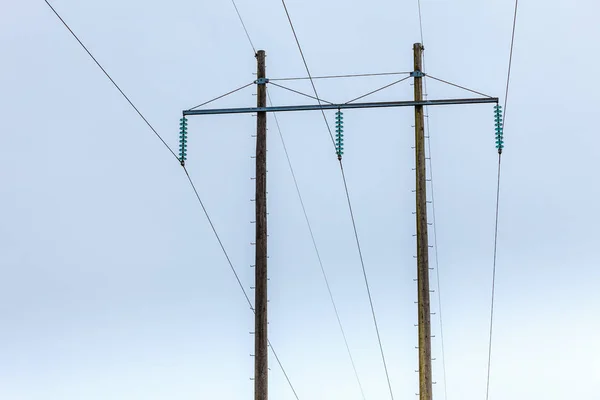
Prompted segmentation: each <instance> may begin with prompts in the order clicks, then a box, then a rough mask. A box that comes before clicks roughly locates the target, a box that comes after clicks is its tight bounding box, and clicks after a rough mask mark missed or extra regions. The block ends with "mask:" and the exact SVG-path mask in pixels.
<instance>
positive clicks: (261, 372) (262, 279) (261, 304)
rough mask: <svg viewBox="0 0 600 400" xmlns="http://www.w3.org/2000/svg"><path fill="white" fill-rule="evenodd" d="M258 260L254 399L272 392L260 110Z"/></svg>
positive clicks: (261, 91)
mask: <svg viewBox="0 0 600 400" xmlns="http://www.w3.org/2000/svg"><path fill="white" fill-rule="evenodd" d="M256 60H257V64H258V69H257V72H258V74H257V81H256V83H257V104H256V106H257V107H258V108H262V107H266V106H267V86H266V72H265V51H264V50H259V51H258V52H257V53H256ZM255 200H256V201H255V203H256V260H255V261H256V262H255V273H256V275H255V285H254V286H255V297H254V312H255V322H254V324H255V335H254V336H255V337H254V356H255V358H254V400H267V399H268V395H269V376H268V374H269V360H268V351H269V349H268V345H269V342H268V337H267V328H268V325H267V113H266V112H264V111H258V112H257V113H256V199H255Z"/></svg>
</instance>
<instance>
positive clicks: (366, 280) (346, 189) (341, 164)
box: [281, 0, 394, 400]
mask: <svg viewBox="0 0 600 400" xmlns="http://www.w3.org/2000/svg"><path fill="white" fill-rule="evenodd" d="M281 3H282V4H283V8H284V10H285V13H286V15H287V19H288V22H289V24H290V28H291V29H292V33H293V34H294V39H295V40H296V45H297V46H298V50H299V51H300V55H301V56H302V61H303V62H304V67H305V68H306V73H307V75H308V77H309V79H310V83H311V85H312V88H313V91H314V92H315V96H316V97H317V98H318V97H319V94H318V92H317V88H316V87H315V83H314V81H313V79H312V77H311V74H310V70H309V68H308V64H307V62H306V58H305V57H304V52H303V51H302V46H300V41H299V40H298V36H297V35H296V30H295V29H294V24H293V23H292V18H291V16H290V13H289V11H288V9H287V6H286V4H285V0H281ZM319 105H321V104H320V102H319ZM321 113H322V114H323V119H324V120H325V125H326V126H327V130H328V131H329V136H330V137H331V142H332V143H333V145H334V147H335V140H334V139H333V134H332V132H331V128H330V126H329V122H328V121H327V117H326V116H325V112H324V111H323V109H321ZM339 163H340V171H341V173H342V179H343V181H344V189H345V192H346V199H347V201H348V208H349V210H350V217H351V219H352V227H353V229H354V237H355V238H356V245H357V248H358V254H359V257H360V263H361V266H362V271H363V276H364V279H365V286H366V288H367V294H368V297H369V304H370V306H371V314H372V316H373V322H374V324H375V331H376V333H377V342H378V343H379V349H380V351H381V358H382V361H383V367H384V370H385V376H386V380H387V384H388V388H389V391H390V397H391V399H392V400H394V393H393V391H392V384H391V381H390V375H389V372H388V368H387V363H386V361H385V355H384V352H383V345H382V343H381V335H380V334H379V327H378V325H377V317H376V316H375V307H374V306H373V299H372V297H371V290H370V288H369V280H368V278H367V272H366V269H365V263H364V259H363V256H362V249H361V246H360V240H359V238H358V231H357V229H356V221H355V219H354V212H353V211H352V203H351V201H350V194H349V191H348V184H347V182H346V174H345V173H344V166H343V163H342V159H341V157H339Z"/></svg>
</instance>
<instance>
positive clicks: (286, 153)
mask: <svg viewBox="0 0 600 400" xmlns="http://www.w3.org/2000/svg"><path fill="white" fill-rule="evenodd" d="M283 5H284V7H285V2H284V3H283ZM236 11H238V10H237V7H236ZM286 13H287V8H286ZM238 17H239V18H240V21H242V25H243V20H242V16H241V15H240V13H239V11H238ZM288 20H289V22H290V25H291V26H292V31H294V28H293V25H292V21H291V19H290V17H289V13H288ZM246 35H247V36H248V39H249V40H250V35H249V34H248V31H246ZM294 36H296V33H295V31H294ZM296 43H297V44H298V47H299V48H300V43H299V42H298V38H297V37H296ZM250 44H252V41H251V40H250ZM252 48H253V50H254V51H255V53H256V50H255V49H254V46H252ZM300 53H301V54H302V59H303V60H304V65H305V67H306V70H307V72H308V75H309V76H310V72H309V70H308V65H307V64H306V60H305V59H304V54H303V53H302V49H301V48H300ZM309 79H310V80H311V84H312V86H313V90H314V92H315V97H314V99H315V100H317V101H318V102H319V105H321V101H322V100H321V99H320V98H319V94H318V93H317V90H316V88H315V85H314V83H313V81H312V78H309ZM270 81H271V80H270ZM271 83H272V82H271ZM272 84H273V85H275V86H279V87H281V88H284V89H287V90H291V91H293V92H296V93H299V94H302V95H305V96H309V95H306V94H305V93H301V92H297V91H295V90H293V89H289V88H286V87H284V86H281V85H278V84H275V83H272ZM309 97H312V96H309ZM267 98H268V100H269V103H270V104H271V105H273V102H272V101H271V95H270V93H269V91H268V90H267ZM330 104H332V103H330ZM321 113H322V114H323V118H324V119H325V123H326V125H327V129H328V130H329V134H330V136H331V139H332V141H333V135H332V133H331V129H330V128H329V124H328V122H327V118H326V117H325V112H324V111H323V110H322V109H321ZM274 118H275V123H276V126H277V130H278V132H279V137H280V138H281V143H282V145H283V149H284V152H285V155H286V158H287V161H288V166H289V168H290V172H291V174H292V178H293V180H294V185H295V187H296V192H297V194H298V198H299V199H300V204H301V205H302V211H303V213H304V217H305V219H306V223H307V225H308V229H309V232H310V236H311V239H312V242H313V246H314V248H315V252H316V254H317V258H318V260H319V265H320V267H321V272H322V273H323V277H324V279H325V284H326V286H327V291H328V292H329V297H330V299H331V303H332V305H333V308H334V311H335V314H336V318H337V321H338V325H339V327H340V331H341V333H342V337H343V339H344V343H345V345H346V350H347V351H348V356H349V357H350V362H351V363H352V369H353V370H354V375H355V377H356V380H357V382H358V386H359V388H360V392H361V395H362V397H363V400H364V399H365V393H364V390H363V387H362V384H361V382H360V378H359V376H358V371H357V369H356V365H355V363H354V358H353V357H352V353H351V351H350V346H349V344H348V340H347V338H346V334H345V331H344V328H343V325H342V322H341V319H340V317H339V313H338V310H337V306H336V304H335V301H334V298H333V293H332V291H331V287H330V285H329V280H328V279H327V274H326V273H325V268H324V267H323V262H322V260H321V256H320V253H319V250H318V247H317V244H316V240H315V238H314V234H313V232H312V227H311V225H310V221H309V219H308V214H307V212H306V207H305V206H304V201H303V200H302V196H301V194H300V188H299V186H298V181H297V180H296V175H295V173H294V169H293V167H292V163H291V160H290V157H289V153H288V151H287V147H286V145H285V141H284V139H283V134H282V132H281V127H280V125H279V119H278V118H277V114H274ZM334 145H335V142H334ZM269 344H270V342H269ZM271 350H273V348H272V347H271ZM273 355H274V356H275V358H276V359H277V362H278V363H279V366H280V367H281V370H282V371H283V374H284V375H285V377H286V379H287V381H288V384H289V386H290V388H291V389H292V391H293V392H294V396H295V397H296V400H298V395H297V394H296V391H295V390H294V387H293V385H292V383H291V381H290V379H289V377H288V375H287V373H286V371H285V369H284V368H283V365H282V364H281V362H280V360H279V357H278V356H277V354H276V353H275V351H273ZM392 400H393V399H392Z"/></svg>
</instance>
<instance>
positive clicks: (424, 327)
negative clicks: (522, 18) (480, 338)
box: [412, 43, 432, 400]
mask: <svg viewBox="0 0 600 400" xmlns="http://www.w3.org/2000/svg"><path fill="white" fill-rule="evenodd" d="M413 51H414V57H415V69H414V72H413V73H412V75H413V77H414V87H415V102H421V101H423V72H422V65H421V64H422V59H423V57H422V51H423V45H422V44H421V43H415V44H414V45H413ZM415 160H416V168H415V170H416V195H417V196H416V202H417V210H416V211H417V212H416V215H417V217H416V219H417V221H416V222H417V286H418V289H417V291H418V306H419V398H420V400H431V397H432V379H431V312H430V306H429V241H428V238H427V190H426V189H427V188H426V182H427V180H426V166H425V118H424V115H423V106H422V105H415Z"/></svg>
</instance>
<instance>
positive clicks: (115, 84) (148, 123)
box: [44, 0, 179, 161]
mask: <svg viewBox="0 0 600 400" xmlns="http://www.w3.org/2000/svg"><path fill="white" fill-rule="evenodd" d="M44 2H45V3H46V4H47V5H48V7H50V9H51V10H52V12H53V13H54V15H56V16H57V17H58V19H59V20H60V22H62V24H63V25H64V26H65V28H67V30H68V31H69V32H70V33H71V35H73V37H74V38H75V40H77V42H79V44H80V45H81V47H82V48H83V49H84V50H85V52H86V53H88V55H89V56H90V58H91V59H92V60H93V61H94V62H95V63H96V65H97V66H98V68H100V70H102V72H103V73H104V75H106V77H107V78H108V79H109V80H110V81H111V83H112V84H113V85H114V87H115V88H117V90H118V91H119V93H121V95H122V96H123V97H124V98H125V100H127V102H128V103H129V105H130V106H131V107H132V108H133V109H134V110H135V112H136V113H137V114H138V115H139V116H140V118H142V120H143V121H144V122H145V123H146V125H148V127H149V128H150V129H151V130H152V132H154V134H155V135H156V137H157V138H158V139H159V140H160V141H161V142H162V144H164V145H165V147H166V148H167V149H168V150H169V152H170V153H171V154H172V155H173V157H175V158H176V159H177V161H179V157H178V156H177V154H175V152H174V151H173V149H171V147H170V146H169V145H168V144H167V142H165V140H164V139H163V138H162V136H160V135H159V134H158V132H157V131H156V129H154V127H153V126H152V124H150V122H148V120H147V119H146V117H144V115H143V114H142V113H141V112H140V110H138V108H137V107H136V106H135V105H134V104H133V102H132V101H131V100H130V99H129V97H128V96H127V95H126V94H125V92H123V90H121V87H120V86H119V85H117V83H116V82H115V81H114V80H113V78H112V77H111V76H110V74H109V73H108V72H106V70H105V69H104V67H102V65H101V64H100V63H99V62H98V60H97V59H96V57H94V55H93V54H92V53H91V52H90V51H89V50H88V48H87V47H86V46H85V45H84V44H83V42H82V41H81V40H79V37H77V35H76V34H75V32H73V30H72V29H71V27H69V25H68V24H67V23H66V22H65V20H64V19H62V17H61V16H60V14H59V13H58V12H57V11H56V10H55V9H54V7H52V4H50V3H49V2H48V0H44Z"/></svg>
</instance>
